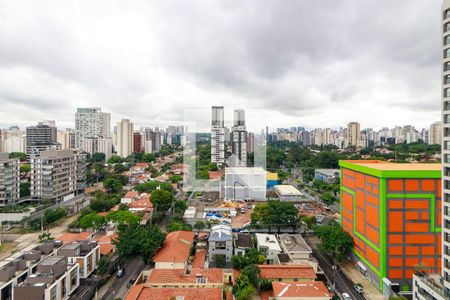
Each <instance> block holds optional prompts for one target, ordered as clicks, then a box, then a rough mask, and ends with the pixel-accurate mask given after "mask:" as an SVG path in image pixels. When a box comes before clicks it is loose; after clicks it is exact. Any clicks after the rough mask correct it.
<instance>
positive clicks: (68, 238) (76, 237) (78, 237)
mask: <svg viewBox="0 0 450 300" xmlns="http://www.w3.org/2000/svg"><path fill="white" fill-rule="evenodd" d="M93 235H94V233H93V232H86V231H83V232H80V233H64V234H61V235H60V236H58V237H56V240H58V241H61V242H62V243H63V244H70V243H72V242H76V241H85V240H88V239H90V238H91V237H92V236H93Z"/></svg>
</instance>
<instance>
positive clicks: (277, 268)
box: [259, 265, 317, 279]
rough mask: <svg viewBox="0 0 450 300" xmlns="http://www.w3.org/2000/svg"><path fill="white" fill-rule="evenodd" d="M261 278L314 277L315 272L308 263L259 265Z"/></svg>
mask: <svg viewBox="0 0 450 300" xmlns="http://www.w3.org/2000/svg"><path fill="white" fill-rule="evenodd" d="M259 270H260V271H261V273H260V277H261V278H262V279H272V278H286V279H296V278H301V279H315V278H317V276H316V272H314V269H313V267H311V266H309V265H259Z"/></svg>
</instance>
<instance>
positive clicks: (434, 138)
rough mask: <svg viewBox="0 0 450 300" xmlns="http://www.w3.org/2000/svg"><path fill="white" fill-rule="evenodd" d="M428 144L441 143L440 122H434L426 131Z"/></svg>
mask: <svg viewBox="0 0 450 300" xmlns="http://www.w3.org/2000/svg"><path fill="white" fill-rule="evenodd" d="M428 144H429V145H442V122H434V123H433V124H431V126H430V130H429V131H428Z"/></svg>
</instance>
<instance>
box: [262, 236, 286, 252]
mask: <svg viewBox="0 0 450 300" xmlns="http://www.w3.org/2000/svg"><path fill="white" fill-rule="evenodd" d="M256 241H257V242H258V246H260V247H267V248H269V249H271V250H278V251H280V252H281V247H280V244H278V241H277V238H276V237H275V235H273V234H264V233H257V234H256Z"/></svg>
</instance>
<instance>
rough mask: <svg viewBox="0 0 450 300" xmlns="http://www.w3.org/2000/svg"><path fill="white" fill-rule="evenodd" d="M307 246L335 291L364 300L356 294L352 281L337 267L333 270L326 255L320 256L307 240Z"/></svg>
mask: <svg viewBox="0 0 450 300" xmlns="http://www.w3.org/2000/svg"><path fill="white" fill-rule="evenodd" d="M307 242H308V244H309V245H310V247H311V249H312V252H313V256H314V257H315V258H316V259H317V261H318V262H319V266H320V267H321V268H322V270H323V271H324V273H325V275H326V277H327V278H328V279H329V282H330V284H333V283H334V284H335V289H336V290H337V291H338V292H339V293H343V292H345V293H348V294H350V296H351V297H352V299H353V300H365V299H366V298H365V297H364V296H363V295H360V294H358V293H357V292H356V291H355V289H354V287H353V285H354V283H353V281H351V279H350V278H348V276H347V275H346V274H345V273H344V272H343V271H342V270H341V269H340V267H339V266H338V269H337V270H333V261H332V260H331V258H330V257H329V256H328V255H325V254H322V253H320V252H319V250H318V249H317V247H316V245H315V244H314V243H313V242H312V241H311V240H310V239H307Z"/></svg>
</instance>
